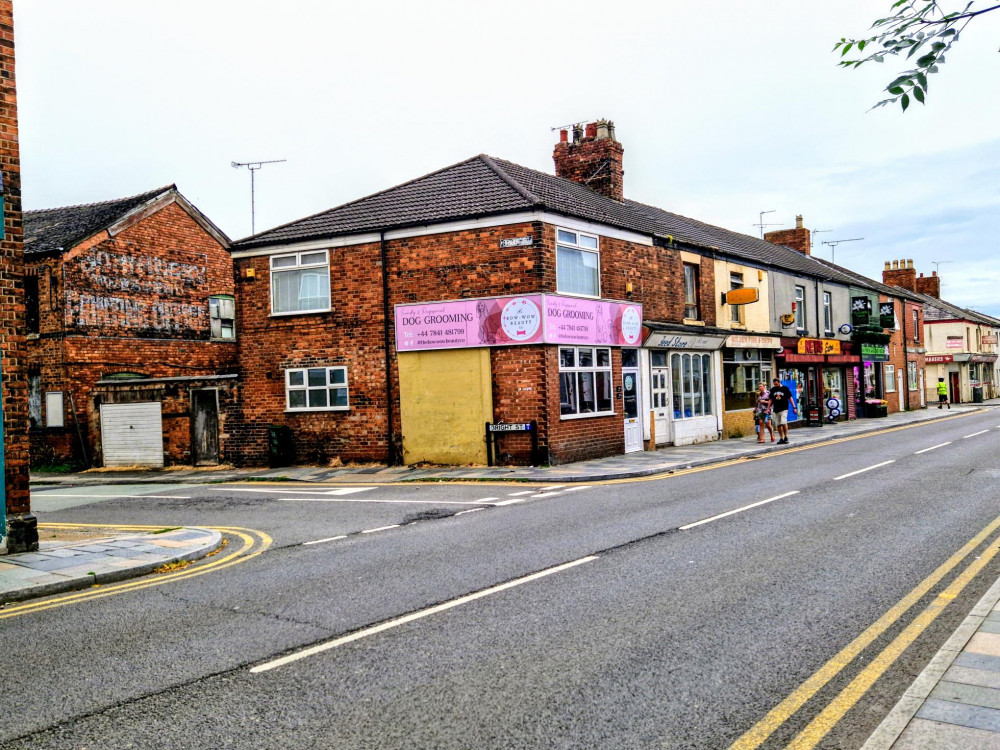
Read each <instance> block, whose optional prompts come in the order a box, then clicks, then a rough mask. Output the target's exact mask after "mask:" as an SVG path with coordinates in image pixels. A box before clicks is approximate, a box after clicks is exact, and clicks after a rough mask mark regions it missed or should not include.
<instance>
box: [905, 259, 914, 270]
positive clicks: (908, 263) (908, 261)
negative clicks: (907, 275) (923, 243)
mask: <svg viewBox="0 0 1000 750" xmlns="http://www.w3.org/2000/svg"><path fill="white" fill-rule="evenodd" d="M906 267H907V269H910V268H913V258H910V259H908V260H907V261H906Z"/></svg>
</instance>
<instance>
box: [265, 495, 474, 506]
mask: <svg viewBox="0 0 1000 750" xmlns="http://www.w3.org/2000/svg"><path fill="white" fill-rule="evenodd" d="M278 501H279V502H282V503H371V504H372V505H475V503H474V502H471V501H465V500H463V501H461V502H460V501H457V500H368V499H367V498H354V497H351V498H345V497H279V498H278Z"/></svg>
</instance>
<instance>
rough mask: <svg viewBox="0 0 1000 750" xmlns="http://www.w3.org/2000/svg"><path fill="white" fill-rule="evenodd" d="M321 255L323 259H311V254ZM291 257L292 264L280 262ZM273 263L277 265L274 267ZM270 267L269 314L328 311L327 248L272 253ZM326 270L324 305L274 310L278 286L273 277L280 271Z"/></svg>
mask: <svg viewBox="0 0 1000 750" xmlns="http://www.w3.org/2000/svg"><path fill="white" fill-rule="evenodd" d="M320 255H322V256H323V261H322V262H319V261H314V260H312V257H313V256H317V257H318V256H320ZM289 259H292V260H293V261H294V264H288V265H285V264H283V263H282V262H283V261H287V260H289ZM275 263H278V264H279V266H278V267H277V268H275ZM270 268H271V280H270V281H271V315H272V316H279V315H310V314H312V313H324V312H330V309H331V308H330V251H329V250H303V251H302V252H298V253H282V254H280V255H272V256H271V258H270ZM320 269H325V270H326V306H325V307H316V308H308V309H303V310H282V311H278V310H276V307H277V306H276V304H275V303H276V301H277V300H276V297H277V294H278V287H277V285H276V284H275V283H274V280H275V277H277V276H280V275H281V274H282V273H286V272H298V271H304V270H305V271H308V270H317V271H318V270H320Z"/></svg>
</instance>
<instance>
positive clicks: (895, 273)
mask: <svg viewBox="0 0 1000 750" xmlns="http://www.w3.org/2000/svg"><path fill="white" fill-rule="evenodd" d="M882 283H883V284H885V285H887V286H898V287H900V288H901V289H906V290H907V291H910V292H917V291H920V290H919V289H917V272H916V270H914V268H913V259H912V258H910V259H909V260H894V261H892V263H891V264H890V263H889V261H886V262H885V268H883V269H882ZM938 283H940V282H938Z"/></svg>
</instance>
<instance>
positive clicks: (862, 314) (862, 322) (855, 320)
mask: <svg viewBox="0 0 1000 750" xmlns="http://www.w3.org/2000/svg"><path fill="white" fill-rule="evenodd" d="M871 319H872V298H871V297H851V325H853V326H854V327H855V328H857V327H858V326H866V325H868V324H869V323H870V322H871Z"/></svg>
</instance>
